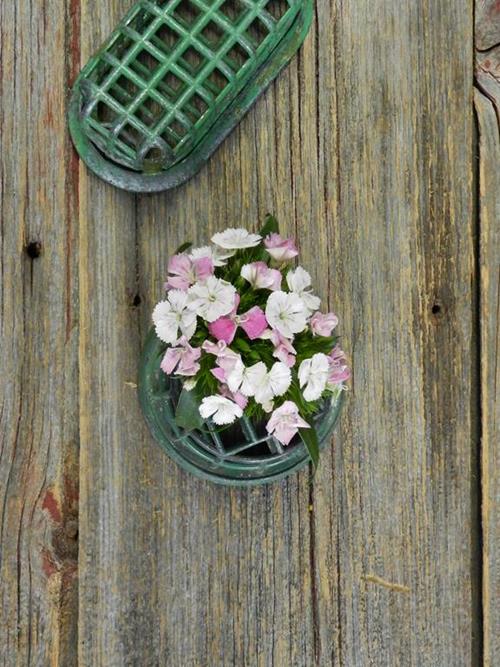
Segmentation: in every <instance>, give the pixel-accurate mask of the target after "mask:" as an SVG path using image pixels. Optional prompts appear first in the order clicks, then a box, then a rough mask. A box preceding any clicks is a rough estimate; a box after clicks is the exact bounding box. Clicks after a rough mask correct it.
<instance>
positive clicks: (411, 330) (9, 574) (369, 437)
mask: <svg viewBox="0 0 500 667" xmlns="http://www.w3.org/2000/svg"><path fill="white" fill-rule="evenodd" d="M496 4H498V3H493V2H485V1H479V2H478V12H477V18H478V20H482V21H483V23H484V26H486V27H485V28H483V32H482V33H481V34H482V35H483V38H484V39H483V42H482V43H478V48H479V49H482V50H483V51H485V50H486V49H487V50H488V54H489V55H488V54H486V53H483V54H482V55H480V59H481V58H482V56H486V55H488V62H489V64H486V62H485V59H484V58H483V59H482V60H480V68H479V74H478V82H479V83H480V85H481V91H480V92H479V91H478V92H477V99H476V110H477V117H478V119H479V143H477V141H476V139H477V133H476V131H475V125H474V116H473V101H472V92H473V85H472V84H473V7H472V0H458V1H457V2H454V3H436V2H431V0H423V1H422V2H413V1H411V0H402V2H400V3H398V6H397V8H395V5H394V3H393V2H389V1H388V0H377V1H376V2H373V1H369V0H357V1H356V2H345V1H343V0H318V2H317V5H316V13H315V20H314V23H313V26H312V29H311V32H310V34H309V36H308V38H307V40H306V42H305V44H304V46H303V48H302V49H301V51H300V53H299V55H298V57H297V58H296V59H295V60H294V61H293V62H292V63H291V65H290V66H289V68H288V69H287V70H286V71H285V72H284V73H283V74H282V75H281V76H280V77H279V79H278V80H277V81H276V83H275V84H273V85H272V86H271V88H270V89H269V91H267V93H266V94H265V95H264V96H263V97H262V98H261V99H260V100H259V102H258V103H257V105H256V106H255V107H254V108H253V109H252V111H251V112H250V114H249V115H248V116H247V117H246V118H245V119H244V121H243V122H242V123H241V125H240V126H239V127H238V129H237V130H236V131H235V132H234V133H233V134H232V135H231V136H230V137H229V138H228V139H227V140H226V141H225V143H224V144H223V145H222V147H221V148H220V149H219V150H218V152H217V153H216V155H215V156H214V157H213V158H212V159H211V160H210V162H209V164H208V165H207V166H206V167H205V168H204V169H203V170H202V171H201V172H200V174H199V175H198V176H197V177H195V178H194V179H193V180H192V181H190V182H189V183H188V184H186V185H185V186H183V187H181V188H179V189H177V190H175V191H172V192H169V193H167V194H159V195H154V196H136V195H133V194H129V193H125V192H121V191H118V190H116V189H113V188H112V187H110V186H107V185H105V184H104V183H102V182H101V181H99V180H97V179H96V178H95V177H93V176H92V174H90V173H89V172H88V171H87V169H86V168H85V167H84V166H83V165H82V164H81V163H80V162H79V160H78V159H77V157H76V155H75V153H74V152H73V151H72V148H71V145H70V141H69V138H68V134H67V131H66V124H65V118H64V115H65V111H66V105H67V99H68V90H69V86H70V83H71V82H72V80H73V79H74V76H75V74H76V72H77V70H78V68H79V66H80V64H83V62H85V61H86V60H87V58H88V57H89V56H90V55H91V53H92V52H93V51H94V50H95V48H96V47H97V46H98V45H99V44H100V43H101V41H102V39H103V38H104V37H105V36H106V35H107V34H108V32H109V30H110V29H111V28H112V27H113V26H114V24H115V23H116V21H117V19H118V18H119V17H120V16H121V15H122V14H123V12H124V10H125V8H126V7H128V5H129V2H120V1H119V0H101V1H100V2H91V1H90V0H67V2H64V0H23V1H22V2H21V1H20V0H14V2H7V1H6V2H4V3H0V31H1V45H0V48H1V70H0V86H1V88H0V95H1V105H2V110H1V112H0V113H1V115H0V131H1V141H2V151H1V152H0V160H1V163H0V164H1V179H0V188H1V190H0V202H1V203H0V206H1V208H0V216H1V222H2V225H1V237H0V238H1V246H0V252H1V262H2V274H1V285H0V299H1V310H0V313H1V327H2V345H1V348H0V360H1V365H0V373H1V375H0V377H1V378H2V380H1V395H0V398H1V401H0V404H1V406H2V407H1V412H0V420H1V421H0V457H1V458H0V491H1V493H0V531H1V535H0V575H1V582H0V590H1V597H0V608H1V609H2V614H3V617H4V619H3V622H2V624H1V625H0V658H1V660H3V663H2V664H5V665H7V666H9V667H10V665H23V666H24V665H49V664H50V665H64V666H65V665H73V664H80V665H82V666H85V667H97V666H100V665H104V666H111V667H115V666H116V667H121V666H124V665H131V666H134V667H135V666H138V667H150V666H154V665H162V666H163V665H172V667H190V666H200V667H203V666H205V665H206V666H207V667H219V666H232V665H235V666H238V667H240V666H245V667H246V666H248V667H258V666H261V665H262V666H263V667H269V666H271V665H273V666H274V667H288V666H289V665H293V666H294V667H295V666H296V667H310V666H312V665H318V666H321V667H323V666H326V665H346V666H349V667H359V666H364V665H377V666H378V665H384V666H385V665H397V666H398V667H399V666H402V665H415V666H417V667H425V666H430V667H436V666H439V667H448V666H450V667H455V666H457V665H478V664H480V663H481V656H482V655H483V653H484V657H485V662H487V661H488V660H489V663H487V664H490V665H492V666H493V665H495V664H498V663H499V661H500V646H499V644H498V638H499V636H500V618H499V610H498V597H499V586H500V584H499V582H500V567H499V564H498V549H499V547H498V544H499V540H500V535H499V533H498V523H495V517H494V505H495V502H498V488H499V484H500V480H499V478H498V462H499V454H498V430H495V429H498V426H496V423H497V422H496V420H495V417H498V398H497V396H496V386H497V384H498V364H497V363H496V361H497V355H498V347H497V345H498V343H497V340H498V306H497V300H498V240H499V231H498V220H499V217H500V216H499V214H500V210H499V208H500V204H499V197H498V187H499V185H500V183H499V182H498V175H497V171H498V168H497V167H498V158H499V151H500V148H499V141H498V115H499V106H498V105H499V100H500V93H499V92H498V79H499V75H498V72H499V71H500V69H499V67H498V62H499V60H498V48H497V49H494V48H493V47H495V45H497V44H498V43H500V37H498V27H499V23H500V22H499V21H498V20H497V18H498V16H499V14H498V13H495V11H497V12H498V10H497V9H495V8H496ZM492 26H496V28H493V27H492ZM495 30H496V32H495ZM492 35H493V36H492ZM495 35H497V37H495ZM490 56H491V57H490ZM495 58H496V59H495ZM495 86H496V88H495ZM478 156H479V160H478ZM478 164H479V165H480V168H479V170H478V168H477V167H478ZM268 211H272V212H274V213H275V214H276V215H277V216H278V217H279V219H280V221H281V224H282V225H283V227H284V228H285V229H286V230H287V231H289V232H290V233H294V234H296V236H297V238H298V241H299V245H300V250H301V254H302V260H303V262H304V264H305V265H308V266H309V267H311V268H312V272H313V273H314V279H315V281H316V283H317V284H318V286H319V288H320V292H321V293H322V294H323V295H324V296H325V297H326V298H328V301H329V304H330V305H331V306H332V308H334V309H335V310H336V312H338V313H339V315H340V316H341V319H342V332H343V338H344V346H345V348H346V349H347V350H349V352H350V354H351V356H352V359H353V368H354V378H353V381H352V390H351V392H350V395H349V400H348V405H347V409H346V411H345V413H344V415H343V418H342V424H341V427H340V428H339V430H338V432H337V434H336V435H335V437H334V438H333V442H332V448H331V450H329V451H328V452H327V453H326V454H325V455H324V456H323V461H322V467H321V470H320V471H319V473H318V475H317V476H316V481H315V485H314V489H313V490H312V491H311V490H310V486H309V478H308V474H307V473H302V474H300V475H298V476H296V477H293V478H291V479H289V480H286V481H284V482H283V483H281V484H279V485H276V486H273V487H265V488H262V489H254V490H251V491H243V490H231V489H226V488H218V487H215V486H211V485H210V484H208V483H203V482H200V481H197V480H196V479H194V478H191V477H189V476H188V475H187V474H185V473H183V472H181V471H180V470H179V469H178V468H177V467H176V466H175V465H174V464H173V463H172V462H170V461H169V460H168V459H167V458H166V457H165V456H164V455H163V454H162V452H161V451H160V449H159V448H158V447H157V446H156V445H155V444H154V442H153V441H152V439H151V437H150V436H149V434H148V432H147V430H146V428H145V426H144V424H143V422H142V419H141V415H140V412H139V409H138V404H137V399H136V392H135V381H136V370H137V361H138V356H139V352H140V348H141V342H142V340H143V339H144V336H145V334H146V331H147V329H148V326H149V316H150V312H151V308H152V306H153V304H154V302H155V301H156V300H157V299H158V298H159V296H160V294H161V284H162V280H163V277H164V272H165V265H166V258H167V256H168V254H169V253H170V252H172V251H173V250H174V249H175V248H176V247H177V246H178V245H179V244H180V243H181V242H182V241H183V240H185V239H186V238H189V239H192V240H193V241H195V242H200V243H201V242H203V241H205V240H207V238H208V237H209V235H210V234H211V233H212V232H213V231H215V230H217V229H220V228H222V227H224V226H226V225H228V224H230V223H231V224H232V223H235V224H238V225H239V224H244V225H249V226H256V225H257V224H258V222H259V221H260V220H262V218H263V216H264V214H265V213H266V212H268ZM480 353H481V357H480ZM480 362H481V363H480ZM495 374H496V375H495ZM495 401H496V402H495ZM481 432H482V433H483V438H482V446H480V440H481ZM480 474H482V493H483V502H482V505H481V480H480ZM78 489H79V499H78ZM481 515H482V518H483V530H482V528H481ZM483 546H484V552H483V554H482V551H481V550H482V547H483Z"/></svg>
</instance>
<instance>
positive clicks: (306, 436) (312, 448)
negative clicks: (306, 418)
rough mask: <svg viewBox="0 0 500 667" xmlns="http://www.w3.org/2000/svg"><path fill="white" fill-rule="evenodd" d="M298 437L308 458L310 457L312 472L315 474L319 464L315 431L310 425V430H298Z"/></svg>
mask: <svg viewBox="0 0 500 667" xmlns="http://www.w3.org/2000/svg"><path fill="white" fill-rule="evenodd" d="M299 435H300V437H301V438H302V442H303V443H304V445H305V446H306V449H307V451H308V452H309V456H310V457H311V461H312V464H313V466H314V471H315V472H316V469H317V467H318V463H319V442H318V434H317V433H316V429H315V428H314V426H313V425H312V423H311V428H299Z"/></svg>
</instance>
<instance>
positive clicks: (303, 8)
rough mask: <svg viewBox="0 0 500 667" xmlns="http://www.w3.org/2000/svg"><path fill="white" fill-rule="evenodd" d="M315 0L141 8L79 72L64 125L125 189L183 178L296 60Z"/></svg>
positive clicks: (187, 1)
mask: <svg viewBox="0 0 500 667" xmlns="http://www.w3.org/2000/svg"><path fill="white" fill-rule="evenodd" d="M311 18H312V0H140V2H137V3H136V4H135V5H134V6H133V8H132V9H131V10H130V11H129V13H128V14H127V15H126V16H125V18H124V19H123V20H122V21H121V23H120V24H119V25H118V26H117V28H116V30H115V31H114V32H113V33H112V34H111V36H110V37H109V39H108V40H107V41H106V43H105V44H104V45H103V46H102V47H101V49H100V50H99V51H98V53H97V54H96V55H95V56H94V57H93V58H91V59H90V61H89V62H88V63H87V65H86V66H85V67H84V69H83V70H82V72H81V73H80V75H79V77H78V79H77V81H76V83H75V86H74V89H73V94H72V98H71V103H70V112H69V123H70V130H71V134H72V137H73V141H74V143H75V146H76V148H77V150H78V152H79V154H80V156H81V157H82V159H83V160H84V161H85V162H86V164H87V165H88V166H89V167H90V169H92V170H93V171H94V172H95V173H96V174H97V175H98V176H100V177H101V178H103V179H104V180H106V181H108V182H110V183H112V184H114V185H116V186H118V187H121V188H124V189H127V190H132V191H138V192H140V191H142V192H152V191H158V190H165V189H168V188H171V187H174V186H176V185H179V184H180V183H182V182H183V181H185V180H187V179H188V178H190V177H191V176H192V175H193V174H194V173H195V172H196V171H197V170H198V169H199V168H200V167H201V166H202V165H203V163H204V162H205V161H206V160H207V159H208V157H209V156H210V155H211V154H212V153H213V151H214V150H215V149H216V148H217V146H218V145H219V144H220V142H221V141H222V140H223V139H224V137H225V136H226V135H227V134H228V133H229V132H230V131H231V130H232V129H233V128H234V127H235V126H236V125H237V124H238V122H239V121H240V119H241V118H242V116H243V115H244V114H245V112H246V111H247V110H248V109H249V107H250V106H251V105H252V104H253V102H254V101H255V100H256V99H257V97H258V96H259V95H260V93H262V91H263V90H264V89H265V88H266V87H267V85H268V84H269V83H270V82H271V81H272V80H273V79H274V78H275V76H276V75H277V74H278V72H279V71H280V69H281V68H282V67H284V66H285V65H286V63H287V62H288V61H289V60H290V58H291V57H292V56H293V54H294V53H295V51H296V50H297V49H298V48H299V46H300V44H301V43H302V41H303V40H304V37H305V35H306V33H307V31H308V29H309V25H310V23H311Z"/></svg>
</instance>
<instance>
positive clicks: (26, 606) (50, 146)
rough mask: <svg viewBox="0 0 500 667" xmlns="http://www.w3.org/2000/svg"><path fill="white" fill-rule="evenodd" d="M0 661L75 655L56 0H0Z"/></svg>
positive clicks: (61, 34)
mask: <svg viewBox="0 0 500 667" xmlns="http://www.w3.org/2000/svg"><path fill="white" fill-rule="evenodd" d="M0 33H1V36H0V44H1V54H0V63H1V65H0V100H1V112H0V114H1V115H0V137H1V143H2V150H1V151H0V207H1V208H0V222H1V231H0V244H1V246H0V258H1V267H2V268H1V278H0V313H1V315H0V322H1V325H0V326H1V341H2V344H1V346H0V377H1V381H0V387H1V389H0V406H1V408H0V611H1V614H2V621H1V623H0V662H1V664H2V665H7V666H9V667H11V666H15V665H22V666H24V665H48V664H52V665H56V664H61V665H71V664H74V663H75V660H76V629H77V617H76V611H77V595H78V588H77V578H76V567H77V552H78V544H77V534H78V523H77V520H78V514H77V513H78V383H77V382H75V378H77V377H78V363H77V352H78V312H77V303H78V273H77V270H76V267H77V258H78V248H77V242H76V235H77V223H78V215H77V196H76V195H77V193H76V191H75V180H74V174H75V167H76V165H77V162H76V159H75V156H74V154H73V152H72V148H71V142H70V141H69V138H68V135H67V133H66V121H65V109H66V88H67V83H68V80H69V78H70V77H71V76H72V74H73V72H72V69H73V61H72V59H71V57H68V58H64V57H61V54H63V53H65V52H66V53H76V52H77V51H78V43H77V42H74V41H72V40H73V39H75V32H74V30H73V17H72V16H71V13H70V12H69V10H68V9H67V7H66V5H65V3H64V2H63V1H62V0H51V2H46V3H42V2H22V3H16V2H7V3H0Z"/></svg>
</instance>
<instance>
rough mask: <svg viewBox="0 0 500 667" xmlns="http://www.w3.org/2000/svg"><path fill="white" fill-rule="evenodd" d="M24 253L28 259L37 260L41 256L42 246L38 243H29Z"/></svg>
mask: <svg viewBox="0 0 500 667" xmlns="http://www.w3.org/2000/svg"><path fill="white" fill-rule="evenodd" d="M24 252H25V253H26V254H27V255H28V257H29V258H30V259H37V258H38V257H40V255H41V254H42V244H41V243H40V241H30V242H29V243H27V244H26V246H25V248H24Z"/></svg>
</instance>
